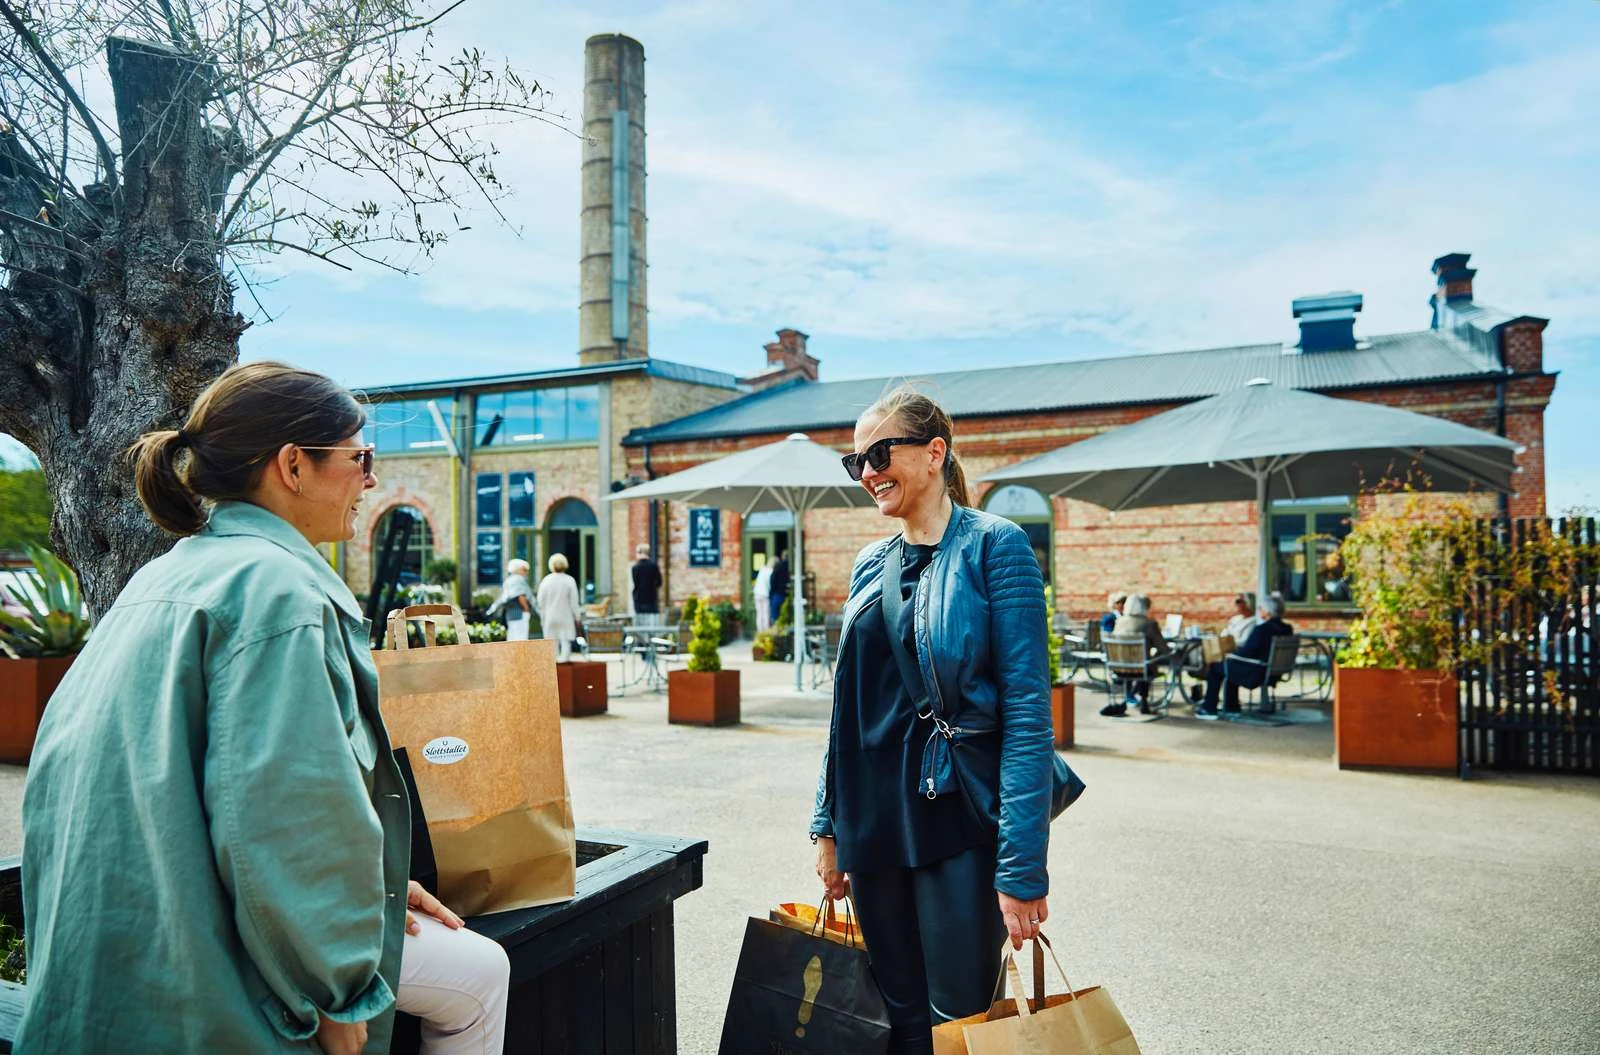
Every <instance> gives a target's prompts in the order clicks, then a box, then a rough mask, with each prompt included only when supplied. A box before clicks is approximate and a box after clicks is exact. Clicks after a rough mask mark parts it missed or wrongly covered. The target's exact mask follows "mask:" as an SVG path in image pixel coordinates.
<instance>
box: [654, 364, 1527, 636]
mask: <svg viewBox="0 0 1600 1055" xmlns="http://www.w3.org/2000/svg"><path fill="white" fill-rule="evenodd" d="M1552 387H1553V379H1551V378H1547V377H1538V378H1527V379H1520V380H1517V381H1513V382H1510V383H1508V384H1507V386H1506V388H1507V416H1506V432H1507V435H1508V437H1509V438H1510V439H1512V440H1515V441H1516V442H1518V443H1520V444H1522V445H1523V446H1524V447H1525V450H1524V451H1523V453H1522V454H1521V455H1520V456H1519V464H1520V465H1521V467H1522V470H1523V471H1522V473H1521V475H1520V477H1519V480H1520V485H1519V490H1518V494H1517V495H1516V497H1515V498H1513V500H1512V511H1513V513H1515V514H1517V515H1531V514H1533V513H1535V512H1541V511H1542V510H1543V508H1544V452H1543V420H1544V406H1545V405H1546V404H1547V403H1548V401H1549V398H1550V392H1551V389H1552ZM1340 395H1341V396H1344V397H1346V398H1352V399H1360V400H1364V401H1367V402H1373V403H1381V404H1384V405H1387V406H1396V407H1403V408H1405V409H1407V410H1413V411H1417V412H1419V413H1426V414H1432V415H1435V416H1438V417H1442V418H1447V419H1449V420H1451V421H1456V422H1459V423H1461V424H1463V425H1469V426H1471V427H1473V428H1478V429H1483V430H1485V431H1489V432H1493V431H1494V430H1495V427H1496V423H1497V419H1498V406H1497V400H1496V390H1495V385H1494V384H1492V383H1481V382H1474V383H1461V384H1444V385H1432V386H1417V387H1412V388H1386V389H1372V390H1365V391H1358V392H1348V393H1340ZM1175 405H1176V404H1167V405H1158V406H1148V407H1117V408H1092V409H1082V410H1067V411H1050V412H1042V413H1033V414H1014V415H1004V416H996V417H984V418H969V419H963V420H960V421H957V422H956V445H955V449H956V453H957V455H958V457H959V458H960V459H961V462H962V465H963V466H964V467H965V469H966V472H967V475H968V477H969V479H972V480H976V478H977V477H978V476H981V475H983V474H984V473H986V472H989V471H991V470H993V469H996V468H999V467H1001V466H1003V465H1008V464H1012V463H1014V462H1016V461H1019V460H1021V459H1023V458H1027V457H1031V456H1033V455H1035V454H1042V453H1044V452H1046V451H1050V450H1054V449H1056V448H1057V447H1060V446H1062V445H1063V444H1067V443H1072V442H1075V441H1077V440H1080V439H1084V438H1086V437H1088V436H1092V435H1096V434H1097V433H1099V432H1102V431H1105V430H1107V429H1110V428H1115V427H1117V426H1119V425H1124V424H1128V423H1131V422H1134V421H1139V420H1142V419H1143V418H1146V417H1149V416H1151V415H1153V414H1158V413H1160V412H1162V411H1164V410H1169V409H1171V408H1172V406H1175ZM782 438H783V437H782V436H781V435H779V434H772V435H766V436H747V437H739V438H735V439H718V440H698V441H692V442H685V443H674V444H656V445H654V446H653V447H652V448H651V464H652V466H653V467H654V468H655V470H656V472H657V473H658V474H665V473H670V472H676V471H678V470H680V469H687V468H689V467H691V466H694V465H698V464H701V463H702V462H704V461H707V460H709V459H711V458H716V457H720V456H722V455H724V454H728V453H731V452H733V451H735V450H744V449H747V448H750V447H755V446H759V445H761V444H764V443H770V442H773V441H775V440H779V439H782ZM811 438H812V439H814V440H816V441H817V442H819V443H823V444H826V445H828V446H832V447H834V448H835V449H837V450H839V451H840V452H841V453H842V452H844V451H846V450H848V449H849V445H850V442H851V435H850V430H849V429H842V428H841V429H824V430H818V431H816V432H813V433H812V434H811ZM627 457H628V464H629V471H632V472H639V471H641V468H642V452H641V451H640V450H639V449H638V448H631V449H629V450H628V452H627ZM987 490H988V488H987V487H986V486H984V485H975V486H974V495H973V498H974V501H975V503H976V504H979V505H981V504H982V496H983V494H984V493H985V492H986V491H987ZM670 519H671V523H672V540H673V542H672V551H671V554H670V567H669V568H668V575H669V577H670V578H671V580H672V582H673V583H674V586H673V589H672V596H673V598H674V600H675V601H676V600H681V599H682V598H683V597H684V596H686V595H687V593H689V592H696V593H704V594H716V595H725V596H736V595H737V590H738V568H739V566H740V563H739V562H740V548H739V544H738V530H737V522H738V518H737V517H734V516H732V515H731V514H729V515H724V517H723V528H722V538H723V567H722V568H721V569H714V570H712V569H691V568H689V567H688V566H687V551H686V549H685V546H684V541H683V532H684V529H685V513H684V511H683V509H682V508H681V507H679V506H676V505H674V506H673V507H672V509H671V512H670ZM646 530H647V520H646V519H643V518H642V517H634V518H630V531H633V532H635V534H634V537H633V540H634V541H642V540H643V539H644V538H645V537H647V536H646V535H645V531H646ZM893 530H894V525H893V524H891V523H890V522H887V521H885V520H884V519H883V518H881V517H879V516H878V515H877V513H876V512H874V511H871V510H825V511H819V512H815V513H812V514H810V515H809V516H808V517H807V519H806V564H807V566H808V568H809V569H810V570H811V571H813V572H815V573H816V575H817V582H818V588H819V591H820V594H821V600H822V604H823V606H824V607H825V608H827V609H828V610H833V611H836V610H837V609H838V608H839V607H840V606H841V605H842V603H843V600H844V594H845V592H846V591H847V590H848V588H849V580H850V568H851V564H852V562H853V561H854V559H855V555H856V553H857V552H858V551H859V550H860V549H861V547H862V546H864V545H866V544H867V543H869V542H871V541H873V540H874V539H878V538H882V537H884V536H886V535H889V534H891V533H892V532H893ZM1258 538H1259V535H1258V528H1257V525H1256V516H1255V509H1254V506H1253V504H1252V503H1249V502H1223V503H1215V504H1209V505H1195V506H1180V507H1172V508H1165V509H1151V510H1140V511H1131V512H1123V513H1118V514H1114V515H1113V514H1111V513H1109V512H1107V511H1106V510H1104V509H1100V508H1099V507H1096V506H1093V505H1089V504H1087V503H1084V502H1076V501H1067V500H1059V501H1057V502H1056V503H1055V524H1054V543H1055V544H1054V560H1055V567H1054V579H1055V583H1056V607H1057V609H1058V610H1061V611H1065V612H1069V613H1072V614H1073V615H1076V616H1087V615H1091V614H1094V613H1097V612H1099V611H1101V610H1102V608H1103V606H1104V602H1105V595H1106V593H1107V592H1108V591H1110V590H1112V589H1130V588H1131V589H1137V590H1139V591H1140V592H1142V593H1147V594H1149V595H1150V596H1151V599H1152V601H1153V603H1154V607H1155V610H1156V611H1157V612H1158V613H1166V612H1182V613H1183V614H1184V615H1185V616H1186V617H1187V618H1189V619H1190V620H1192V621H1197V622H1201V623H1218V622H1220V621H1222V620H1223V619H1225V618H1226V617H1227V616H1228V615H1229V614H1230V611H1231V600H1232V597H1233V595H1234V593H1236V592H1237V591H1238V590H1240V589H1250V588H1252V587H1253V584H1254V582H1255V577H1256V559H1257V558H1256V553H1257V547H1258ZM1296 622H1298V623H1300V624H1302V625H1306V626H1329V625H1339V624H1340V623H1342V622H1343V617H1342V616H1341V615H1340V614H1339V613H1337V612H1333V611H1325V612H1314V611H1303V612H1299V613H1297V615H1296Z"/></svg>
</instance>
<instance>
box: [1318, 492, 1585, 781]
mask: <svg viewBox="0 0 1600 1055" xmlns="http://www.w3.org/2000/svg"><path fill="white" fill-rule="evenodd" d="M1372 507H1373V508H1372V509H1371V510H1370V511H1369V512H1368V513H1366V514H1364V515H1362V516H1361V517H1359V518H1358V519H1357V520H1356V522H1355V524H1354V525H1353V527H1352V529H1351V532H1350V534H1349V535H1348V536H1347V537H1346V538H1345V540H1344V541H1343V542H1342V543H1341V544H1340V547H1339V556H1340V558H1341V560H1342V561H1343V562H1344V567H1345V569H1346V572H1347V573H1348V578H1349V582H1350V588H1351V596H1352V598H1353V599H1354V600H1355V602H1356V604H1357V605H1358V606H1359V607H1360V609H1361V615H1360V616H1359V617H1358V618H1357V619H1356V620H1355V622H1354V623H1352V624H1351V626H1350V639H1349V641H1348V642H1347V643H1346V644H1345V645H1344V646H1343V647H1341V648H1340V650H1339V654H1338V657H1337V661H1338V662H1337V666H1336V667H1335V669H1334V682H1333V684H1334V691H1333V722H1334V757H1335V760H1336V761H1337V762H1338V764H1339V766H1340V768H1354V767H1374V768H1384V769H1419V770H1448V771H1453V770H1456V769H1457V768H1458V766H1459V758H1460V704H1459V699H1458V695H1457V688H1458V683H1457V680H1456V671H1458V670H1461V669H1463V668H1472V667H1477V666H1481V665H1485V664H1494V663H1496V662H1498V657H1499V656H1501V655H1502V654H1511V653H1515V652H1518V651H1521V650H1523V649H1525V648H1526V646H1527V642H1525V641H1521V640H1518V639H1517V636H1516V631H1515V629H1514V628H1511V627H1509V626H1505V625H1502V624H1497V623H1496V622H1495V621H1494V620H1493V619H1486V618H1480V612H1488V613H1494V612H1500V611H1506V610H1511V609H1513V608H1514V607H1516V606H1518V605H1523V604H1528V605H1538V604H1540V603H1541V600H1540V599H1541V598H1542V597H1546V596H1549V595H1552V594H1556V593H1559V592H1561V591H1562V590H1564V589H1566V588H1567V585H1568V584H1570V583H1571V582H1572V581H1573V576H1574V574H1575V573H1576V570H1577V568H1578V567H1579V565H1580V563H1584V562H1589V561H1592V560H1593V559H1594V558H1595V553H1594V547H1592V546H1586V545H1583V544H1580V543H1577V542H1575V541H1573V540H1572V539H1568V538H1564V537H1562V536H1560V535H1558V534H1556V533H1554V532H1551V531H1550V530H1549V528H1548V525H1545V524H1543V523H1542V522H1537V523H1535V524H1533V525H1530V530H1529V533H1528V535H1527V537H1525V538H1523V539H1522V540H1521V541H1520V543H1519V544H1518V545H1517V546H1515V547H1512V546H1507V545H1506V544H1505V543H1504V542H1503V541H1501V540H1500V539H1498V538H1497V537H1495V535H1494V534H1493V533H1491V532H1489V531H1486V530H1485V529H1484V526H1483V524H1484V522H1483V520H1482V518H1481V514H1480V513H1479V511H1478V510H1477V509H1475V508H1474V507H1473V506H1471V505H1470V504H1468V503H1467V502H1465V501H1462V500H1460V499H1452V500H1440V499H1432V500H1428V499H1425V498H1424V497H1423V496H1421V495H1418V494H1414V493H1410V494H1405V495H1403V496H1402V495H1393V494H1386V495H1380V496H1378V497H1377V498H1376V499H1375V500H1374V501H1373V502H1372ZM1535 610H1537V609H1535ZM1458 620H1461V621H1463V622H1462V623H1461V625H1464V626H1471V627H1475V628H1478V629H1477V630H1475V632H1473V633H1471V634H1466V633H1461V632H1460V631H1459V630H1458Z"/></svg>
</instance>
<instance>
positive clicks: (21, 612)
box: [0, 546, 89, 659]
mask: <svg viewBox="0 0 1600 1055" xmlns="http://www.w3.org/2000/svg"><path fill="white" fill-rule="evenodd" d="M28 557H29V559H30V560H32V561H33V564H34V567H33V569H32V570H30V571H28V572H26V573H25V574H26V575H27V576H28V577H29V579H30V582H29V587H30V588H29V589H26V590H12V591H10V597H11V601H12V602H13V603H14V605H15V606H16V607H15V608H12V607H11V606H9V605H8V606H7V607H6V608H5V609H4V610H0V650H3V651H4V652H5V654H6V655H8V656H10V657H11V658H12V659H39V658H42V657H45V656H70V655H73V654H75V653H77V652H78V651H79V650H80V649H82V648H83V643H84V641H85V640H86V639H87V638H88V636H89V619H88V615H87V612H86V611H85V609H84V607H83V599H82V597H81V596H80V594H79V592H78V575H77V573H76V572H74V571H73V570H72V568H71V567H70V566H68V565H67V563H66V562H65V561H63V560H62V559H61V558H59V557H57V556H56V555H55V554H54V553H51V552H50V551H49V550H47V549H45V548H43V547H42V546H29V547H28Z"/></svg>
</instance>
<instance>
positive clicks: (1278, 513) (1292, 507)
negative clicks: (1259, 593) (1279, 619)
mask: <svg viewBox="0 0 1600 1055" xmlns="http://www.w3.org/2000/svg"><path fill="white" fill-rule="evenodd" d="M1334 513H1337V514H1339V515H1341V516H1343V517H1344V518H1345V521H1346V530H1345V532H1344V535H1347V534H1349V525H1350V524H1351V523H1352V522H1353V521H1354V520H1355V515H1356V503H1355V499H1354V498H1352V497H1350V496H1347V495H1332V496H1328V497H1325V498H1296V499H1282V500H1275V501H1273V502H1272V503H1270V504H1269V505H1268V506H1267V522H1266V523H1265V524H1263V525H1261V530H1262V531H1264V532H1266V533H1267V540H1268V543H1269V545H1268V547H1267V551H1268V554H1269V556H1270V558H1271V563H1270V564H1269V566H1268V568H1267V581H1268V582H1269V583H1270V584H1272V585H1273V587H1274V588H1276V587H1277V584H1278V583H1279V582H1280V581H1281V578H1280V574H1279V572H1280V561H1281V558H1282V551H1281V550H1280V549H1279V548H1278V544H1277V539H1278V535H1277V533H1276V531H1275V530H1274V528H1273V524H1274V522H1275V521H1276V520H1277V519H1278V518H1279V517H1291V516H1293V517H1300V518H1301V533H1300V535H1299V536H1298V541H1299V543H1300V550H1299V552H1300V555H1301V556H1302V557H1304V558H1305V562H1306V583H1305V592H1306V599H1305V600H1303V601H1294V600H1290V599H1288V598H1284V602H1283V603H1284V605H1285V606H1286V607H1288V608H1290V609H1307V608H1354V607H1355V602H1354V601H1352V600H1349V599H1346V600H1343V601H1333V600H1328V599H1326V598H1323V597H1321V596H1319V595H1320V592H1321V588H1322V567H1321V564H1320V563H1319V562H1318V560H1317V550H1316V546H1317V542H1318V541H1319V540H1321V539H1324V538H1328V537H1333V538H1334V539H1335V540H1336V541H1338V540H1342V539H1343V537H1344V535H1338V536H1328V535H1325V534H1324V533H1321V532H1318V531H1317V530H1316V518H1317V517H1318V516H1323V515H1327V514H1334Z"/></svg>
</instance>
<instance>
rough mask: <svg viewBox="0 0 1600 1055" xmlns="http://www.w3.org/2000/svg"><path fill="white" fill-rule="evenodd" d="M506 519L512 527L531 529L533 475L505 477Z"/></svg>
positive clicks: (516, 474)
mask: <svg viewBox="0 0 1600 1055" xmlns="http://www.w3.org/2000/svg"><path fill="white" fill-rule="evenodd" d="M506 519H508V520H509V521H510V522H511V526H512V527H533V526H534V523H535V521H534V519H533V474H532V473H509V474H507V476H506Z"/></svg>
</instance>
